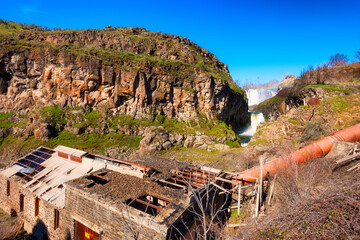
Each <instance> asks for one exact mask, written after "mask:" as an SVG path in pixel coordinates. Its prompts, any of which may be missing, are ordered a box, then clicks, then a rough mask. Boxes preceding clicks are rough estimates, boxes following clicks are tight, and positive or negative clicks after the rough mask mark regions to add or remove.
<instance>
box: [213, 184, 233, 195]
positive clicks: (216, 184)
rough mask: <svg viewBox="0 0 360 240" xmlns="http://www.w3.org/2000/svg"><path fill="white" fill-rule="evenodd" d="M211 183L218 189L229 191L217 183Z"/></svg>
mask: <svg viewBox="0 0 360 240" xmlns="http://www.w3.org/2000/svg"><path fill="white" fill-rule="evenodd" d="M213 185H214V186H215V187H217V188H219V189H221V190H223V191H224V192H227V193H230V192H229V191H228V190H226V189H225V188H223V187H221V186H219V185H217V184H216V183H213Z"/></svg>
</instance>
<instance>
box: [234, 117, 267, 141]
mask: <svg viewBox="0 0 360 240" xmlns="http://www.w3.org/2000/svg"><path fill="white" fill-rule="evenodd" d="M250 114H251V124H250V126H248V127H247V128H246V129H245V131H243V132H242V133H240V134H241V135H242V136H248V137H252V136H254V134H255V132H256V128H257V126H258V125H259V124H260V123H262V122H265V118H264V115H263V114H262V113H257V112H250Z"/></svg>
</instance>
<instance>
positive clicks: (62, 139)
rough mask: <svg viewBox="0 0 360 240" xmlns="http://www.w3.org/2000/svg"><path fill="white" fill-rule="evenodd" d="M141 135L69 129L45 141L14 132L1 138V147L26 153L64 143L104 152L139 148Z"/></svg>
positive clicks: (82, 148) (69, 145)
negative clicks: (82, 131)
mask: <svg viewBox="0 0 360 240" xmlns="http://www.w3.org/2000/svg"><path fill="white" fill-rule="evenodd" d="M141 139H142V138H141V137H138V136H129V135H125V134H97V133H91V134H81V135H78V136H76V135H74V134H72V133H70V132H68V131H62V132H60V133H59V135H58V136H56V137H54V138H51V139H50V140H49V141H47V142H44V141H42V140H39V139H35V137H34V136H31V137H29V138H27V139H25V138H18V137H16V136H14V135H12V134H10V135H9V136H7V137H6V138H3V139H0V149H2V150H5V149H10V148H12V149H17V151H18V152H23V153H26V152H28V151H30V150H32V149H35V148H37V147H39V146H46V147H50V148H54V147H56V146H58V145H64V146H68V147H72V148H77V149H81V150H84V151H90V152H97V153H104V152H105V151H106V149H107V148H109V147H119V148H121V147H124V146H125V147H127V148H129V149H137V148H138V147H139V144H140V141H141Z"/></svg>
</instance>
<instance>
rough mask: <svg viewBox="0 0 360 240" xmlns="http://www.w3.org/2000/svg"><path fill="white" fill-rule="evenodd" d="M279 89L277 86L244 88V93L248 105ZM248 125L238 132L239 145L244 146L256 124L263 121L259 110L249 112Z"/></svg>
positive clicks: (252, 104)
mask: <svg viewBox="0 0 360 240" xmlns="http://www.w3.org/2000/svg"><path fill="white" fill-rule="evenodd" d="M278 91H279V88H266V89H248V90H246V95H247V98H248V105H249V106H254V105H258V104H259V103H261V102H263V101H265V100H267V99H269V98H271V97H274V96H275V95H276V93H277V92H278ZM250 115H251V118H250V121H251V122H250V125H248V126H246V128H244V129H243V130H242V131H240V132H239V134H240V137H241V139H242V141H241V142H240V143H241V146H243V147H245V146H246V145H247V143H248V142H249V141H250V139H251V137H252V136H254V134H255V133H256V128H257V126H258V125H259V124H260V123H262V122H265V118H264V115H263V114H262V113H259V112H250Z"/></svg>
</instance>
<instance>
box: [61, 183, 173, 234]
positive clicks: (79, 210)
mask: <svg viewBox="0 0 360 240" xmlns="http://www.w3.org/2000/svg"><path fill="white" fill-rule="evenodd" d="M65 209H66V212H67V218H66V220H65V221H66V222H65V223H64V224H65V225H66V226H65V228H66V231H68V232H69V233H71V237H72V239H74V235H75V224H74V223H75V221H79V222H80V223H81V224H83V225H85V226H87V227H88V228H90V229H92V230H93V231H95V232H97V233H99V234H100V236H101V240H113V239H119V240H120V239H126V240H127V239H134V237H133V235H132V233H131V232H132V231H131V229H132V230H133V231H134V232H137V231H140V233H139V239H165V238H166V234H167V232H166V231H167V229H168V227H167V226H165V225H161V224H159V223H157V222H156V221H155V220H154V218H152V217H151V216H150V215H148V214H146V213H142V212H140V211H138V210H135V209H133V208H132V207H126V206H125V205H124V206H121V205H120V206H119V204H117V205H116V204H111V202H110V201H107V202H103V201H102V200H100V199H98V198H97V197H94V196H92V195H90V194H89V193H86V192H80V191H79V190H77V189H75V188H73V187H71V186H69V185H66V200H65ZM130 219H131V220H130Z"/></svg>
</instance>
